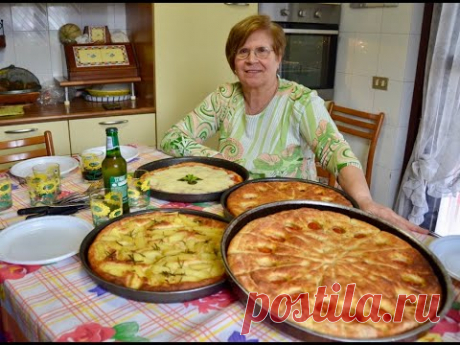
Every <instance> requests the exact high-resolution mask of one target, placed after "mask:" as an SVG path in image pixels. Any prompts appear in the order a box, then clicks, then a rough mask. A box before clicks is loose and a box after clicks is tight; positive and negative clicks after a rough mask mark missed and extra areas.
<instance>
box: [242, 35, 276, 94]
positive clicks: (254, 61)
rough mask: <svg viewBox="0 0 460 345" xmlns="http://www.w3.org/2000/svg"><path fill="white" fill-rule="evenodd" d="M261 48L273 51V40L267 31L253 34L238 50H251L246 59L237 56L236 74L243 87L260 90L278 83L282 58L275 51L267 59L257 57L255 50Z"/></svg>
mask: <svg viewBox="0 0 460 345" xmlns="http://www.w3.org/2000/svg"><path fill="white" fill-rule="evenodd" d="M259 47H266V48H268V49H269V50H272V49H273V39H272V37H271V35H270V33H268V32H267V31H265V30H258V31H255V32H253V33H252V34H251V35H250V36H249V37H248V39H247V40H246V42H245V43H244V44H243V46H241V47H240V48H239V49H238V51H240V50H241V49H243V48H244V49H248V50H250V53H249V56H248V57H247V58H246V59H240V58H238V54H237V55H236V56H235V74H236V75H237V77H238V79H239V80H240V82H241V84H242V85H243V87H246V88H259V87H261V86H265V85H271V84H270V83H273V82H275V81H276V71H277V70H278V67H279V64H280V62H281V57H280V56H277V55H276V54H275V52H274V51H271V52H270V53H269V54H268V56H267V57H266V58H260V57H256V55H255V52H254V49H256V48H259Z"/></svg>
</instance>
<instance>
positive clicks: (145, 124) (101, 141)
mask: <svg viewBox="0 0 460 345" xmlns="http://www.w3.org/2000/svg"><path fill="white" fill-rule="evenodd" d="M108 127H117V128H118V137H119V140H120V145H127V144H131V143H142V144H145V145H150V146H155V138H156V135H155V114H153V113H151V114H139V115H127V116H109V117H96V118H89V119H80V120H69V133H70V146H71V151H72V154H77V153H80V152H82V151H83V150H85V149H87V148H90V147H95V146H105V145H106V134H105V129H106V128H108Z"/></svg>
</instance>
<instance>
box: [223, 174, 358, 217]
mask: <svg viewBox="0 0 460 345" xmlns="http://www.w3.org/2000/svg"><path fill="white" fill-rule="evenodd" d="M300 199H304V200H314V201H324V202H332V203H335V204H339V205H343V206H348V207H353V205H352V203H351V202H350V201H349V200H348V199H347V198H345V197H344V196H343V195H342V194H340V193H338V192H336V191H335V190H333V189H331V188H326V187H323V186H320V185H317V184H314V183H308V182H300V181H261V182H252V183H247V184H245V185H243V186H241V187H239V188H237V189H235V190H234V191H233V192H231V193H230V195H229V196H228V198H227V209H228V211H229V212H230V213H231V214H232V215H234V216H235V217H236V216H239V215H240V214H241V213H243V212H245V211H248V210H250V209H252V208H254V207H257V206H259V205H262V204H267V203H270V202H277V201H283V200H300Z"/></svg>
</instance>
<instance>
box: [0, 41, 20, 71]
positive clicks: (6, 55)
mask: <svg viewBox="0 0 460 345" xmlns="http://www.w3.org/2000/svg"><path fill="white" fill-rule="evenodd" d="M5 40H6V47H5V48H3V49H0V68H5V67H8V66H9V65H16V66H17V63H16V53H15V49H14V34H13V33H10V34H9V35H8V36H6V37H5ZM18 67H20V66H18Z"/></svg>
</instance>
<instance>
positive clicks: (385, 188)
mask: <svg viewBox="0 0 460 345" xmlns="http://www.w3.org/2000/svg"><path fill="white" fill-rule="evenodd" d="M400 176H401V170H400V169H388V168H386V167H382V166H380V165H378V164H377V165H375V166H374V169H373V170H372V181H371V188H370V190H371V195H372V198H373V199H374V201H376V202H378V203H380V204H382V205H385V206H387V207H389V208H393V206H394V203H395V199H396V196H397V194H398V191H399V180H400Z"/></svg>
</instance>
